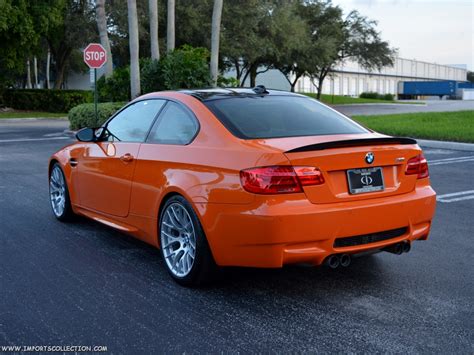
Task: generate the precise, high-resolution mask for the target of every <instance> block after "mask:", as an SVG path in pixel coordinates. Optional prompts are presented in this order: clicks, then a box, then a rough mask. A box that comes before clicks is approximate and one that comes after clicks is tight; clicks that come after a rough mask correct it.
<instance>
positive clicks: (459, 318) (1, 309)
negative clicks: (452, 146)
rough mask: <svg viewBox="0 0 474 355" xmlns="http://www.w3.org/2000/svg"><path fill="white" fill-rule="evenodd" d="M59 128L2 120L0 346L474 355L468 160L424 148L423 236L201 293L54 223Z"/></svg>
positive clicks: (102, 235) (131, 245)
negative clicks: (346, 262)
mask: <svg viewBox="0 0 474 355" xmlns="http://www.w3.org/2000/svg"><path fill="white" fill-rule="evenodd" d="M65 127H66V122H64V121H49V120H44V121H28V122H25V121H2V120H0V345H35V344H41V345H105V346H107V348H108V350H109V351H112V352H115V353H123V352H128V353H136V352H139V351H140V352H166V353H171V352H172V353H176V352H180V353H181V352H188V353H191V352H218V351H219V352H233V353H234V352H268V351H270V350H273V351H278V352H289V351H291V352H304V351H311V352H337V353H338V352H344V353H346V352H396V353H402V352H409V353H434V352H436V353H463V354H468V353H470V354H472V353H473V352H474V345H473V344H474V308H473V303H474V268H473V266H472V260H473V254H474V239H473V238H474V218H473V216H474V215H473V210H474V180H473V178H472V174H473V172H474V152H465V151H464V152H459V151H454V150H445V149H427V150H426V151H425V153H426V155H427V158H428V159H429V161H430V163H431V166H430V172H431V179H432V184H433V186H434V188H435V190H436V191H437V193H438V195H439V196H440V201H439V202H438V206H437V212H436V217H435V220H434V225H433V228H432V233H431V236H430V238H429V240H428V241H424V242H421V241H420V242H416V243H415V244H414V245H413V248H412V251H411V252H410V253H408V254H403V255H401V256H396V255H392V254H388V253H380V254H377V255H373V256H371V257H368V258H360V259H357V260H355V261H354V262H353V264H352V265H351V267H349V268H347V269H338V270H328V269H326V268H309V267H287V268H284V269H282V270H256V269H231V270H228V271H227V272H226V273H225V277H224V279H223V280H222V281H220V282H219V283H217V284H216V285H215V286H213V287H208V288H204V289H186V288H183V287H180V286H178V285H177V284H175V283H174V282H172V281H171V279H170V277H169V276H168V275H167V273H166V270H165V267H164V265H163V262H162V261H161V259H160V256H159V252H158V251H157V250H156V249H154V248H152V247H150V246H148V245H146V244H144V243H142V242H139V241H137V240H134V239H133V238H131V237H128V236H126V235H123V234H121V233H119V232H117V231H115V230H112V229H110V228H107V227H105V226H102V225H99V224H98V223H95V222H93V221H89V220H86V219H80V220H79V221H78V222H77V223H74V224H63V223H60V222H57V221H56V220H55V219H54V217H53V215H52V213H51V211H50V207H49V201H48V184H47V160H48V158H49V156H50V154H51V153H53V152H54V151H56V150H57V149H59V148H61V147H62V146H63V145H65V144H67V143H68V142H69V141H71V140H70V138H68V137H65V136H64V135H63V133H62V131H63V130H64V129H65Z"/></svg>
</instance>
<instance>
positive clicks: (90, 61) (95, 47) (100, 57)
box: [84, 43, 107, 122]
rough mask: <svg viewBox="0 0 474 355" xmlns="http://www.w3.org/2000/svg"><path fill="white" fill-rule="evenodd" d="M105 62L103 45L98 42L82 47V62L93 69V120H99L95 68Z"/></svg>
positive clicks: (105, 56) (105, 53) (100, 66)
mask: <svg viewBox="0 0 474 355" xmlns="http://www.w3.org/2000/svg"><path fill="white" fill-rule="evenodd" d="M106 62H107V52H106V51H105V49H104V47H102V45H100V44H99V43H90V44H89V45H88V46H87V47H86V48H85V49H84V63H86V64H87V66H88V67H89V68H91V69H94V110H95V121H96V122H99V118H98V113H97V101H98V97H97V69H99V68H102V66H103V65H104V64H105V63H106Z"/></svg>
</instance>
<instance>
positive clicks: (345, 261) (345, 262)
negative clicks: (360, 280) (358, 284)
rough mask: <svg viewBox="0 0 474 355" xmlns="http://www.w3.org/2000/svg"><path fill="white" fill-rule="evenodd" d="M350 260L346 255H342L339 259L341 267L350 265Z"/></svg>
mask: <svg viewBox="0 0 474 355" xmlns="http://www.w3.org/2000/svg"><path fill="white" fill-rule="evenodd" d="M351 261H352V258H351V256H350V255H348V254H342V255H341V258H340V263H341V266H343V267H348V266H349V265H350V264H351Z"/></svg>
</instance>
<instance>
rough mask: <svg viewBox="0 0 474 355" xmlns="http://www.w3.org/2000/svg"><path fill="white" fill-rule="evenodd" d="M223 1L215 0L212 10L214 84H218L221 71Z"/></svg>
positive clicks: (212, 70)
mask: <svg viewBox="0 0 474 355" xmlns="http://www.w3.org/2000/svg"><path fill="white" fill-rule="evenodd" d="M223 2H224V1H223V0H214V9H213V10H212V33H211V78H212V84H213V86H217V75H218V72H219V67H218V64H219V39H220V35H221V18H222V5H223Z"/></svg>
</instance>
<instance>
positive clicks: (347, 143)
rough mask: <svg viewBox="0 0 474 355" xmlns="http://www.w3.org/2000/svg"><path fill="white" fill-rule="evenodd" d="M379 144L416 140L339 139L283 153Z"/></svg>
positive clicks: (391, 138)
mask: <svg viewBox="0 0 474 355" xmlns="http://www.w3.org/2000/svg"><path fill="white" fill-rule="evenodd" d="M380 144H416V140H414V139H411V138H403V137H383V138H362V139H347V140H341V141H333V142H324V143H316V144H310V145H305V146H302V147H298V148H294V149H290V150H288V151H286V152H285V153H297V152H309V151H312V150H324V149H332V148H346V147H360V146H366V145H380Z"/></svg>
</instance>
